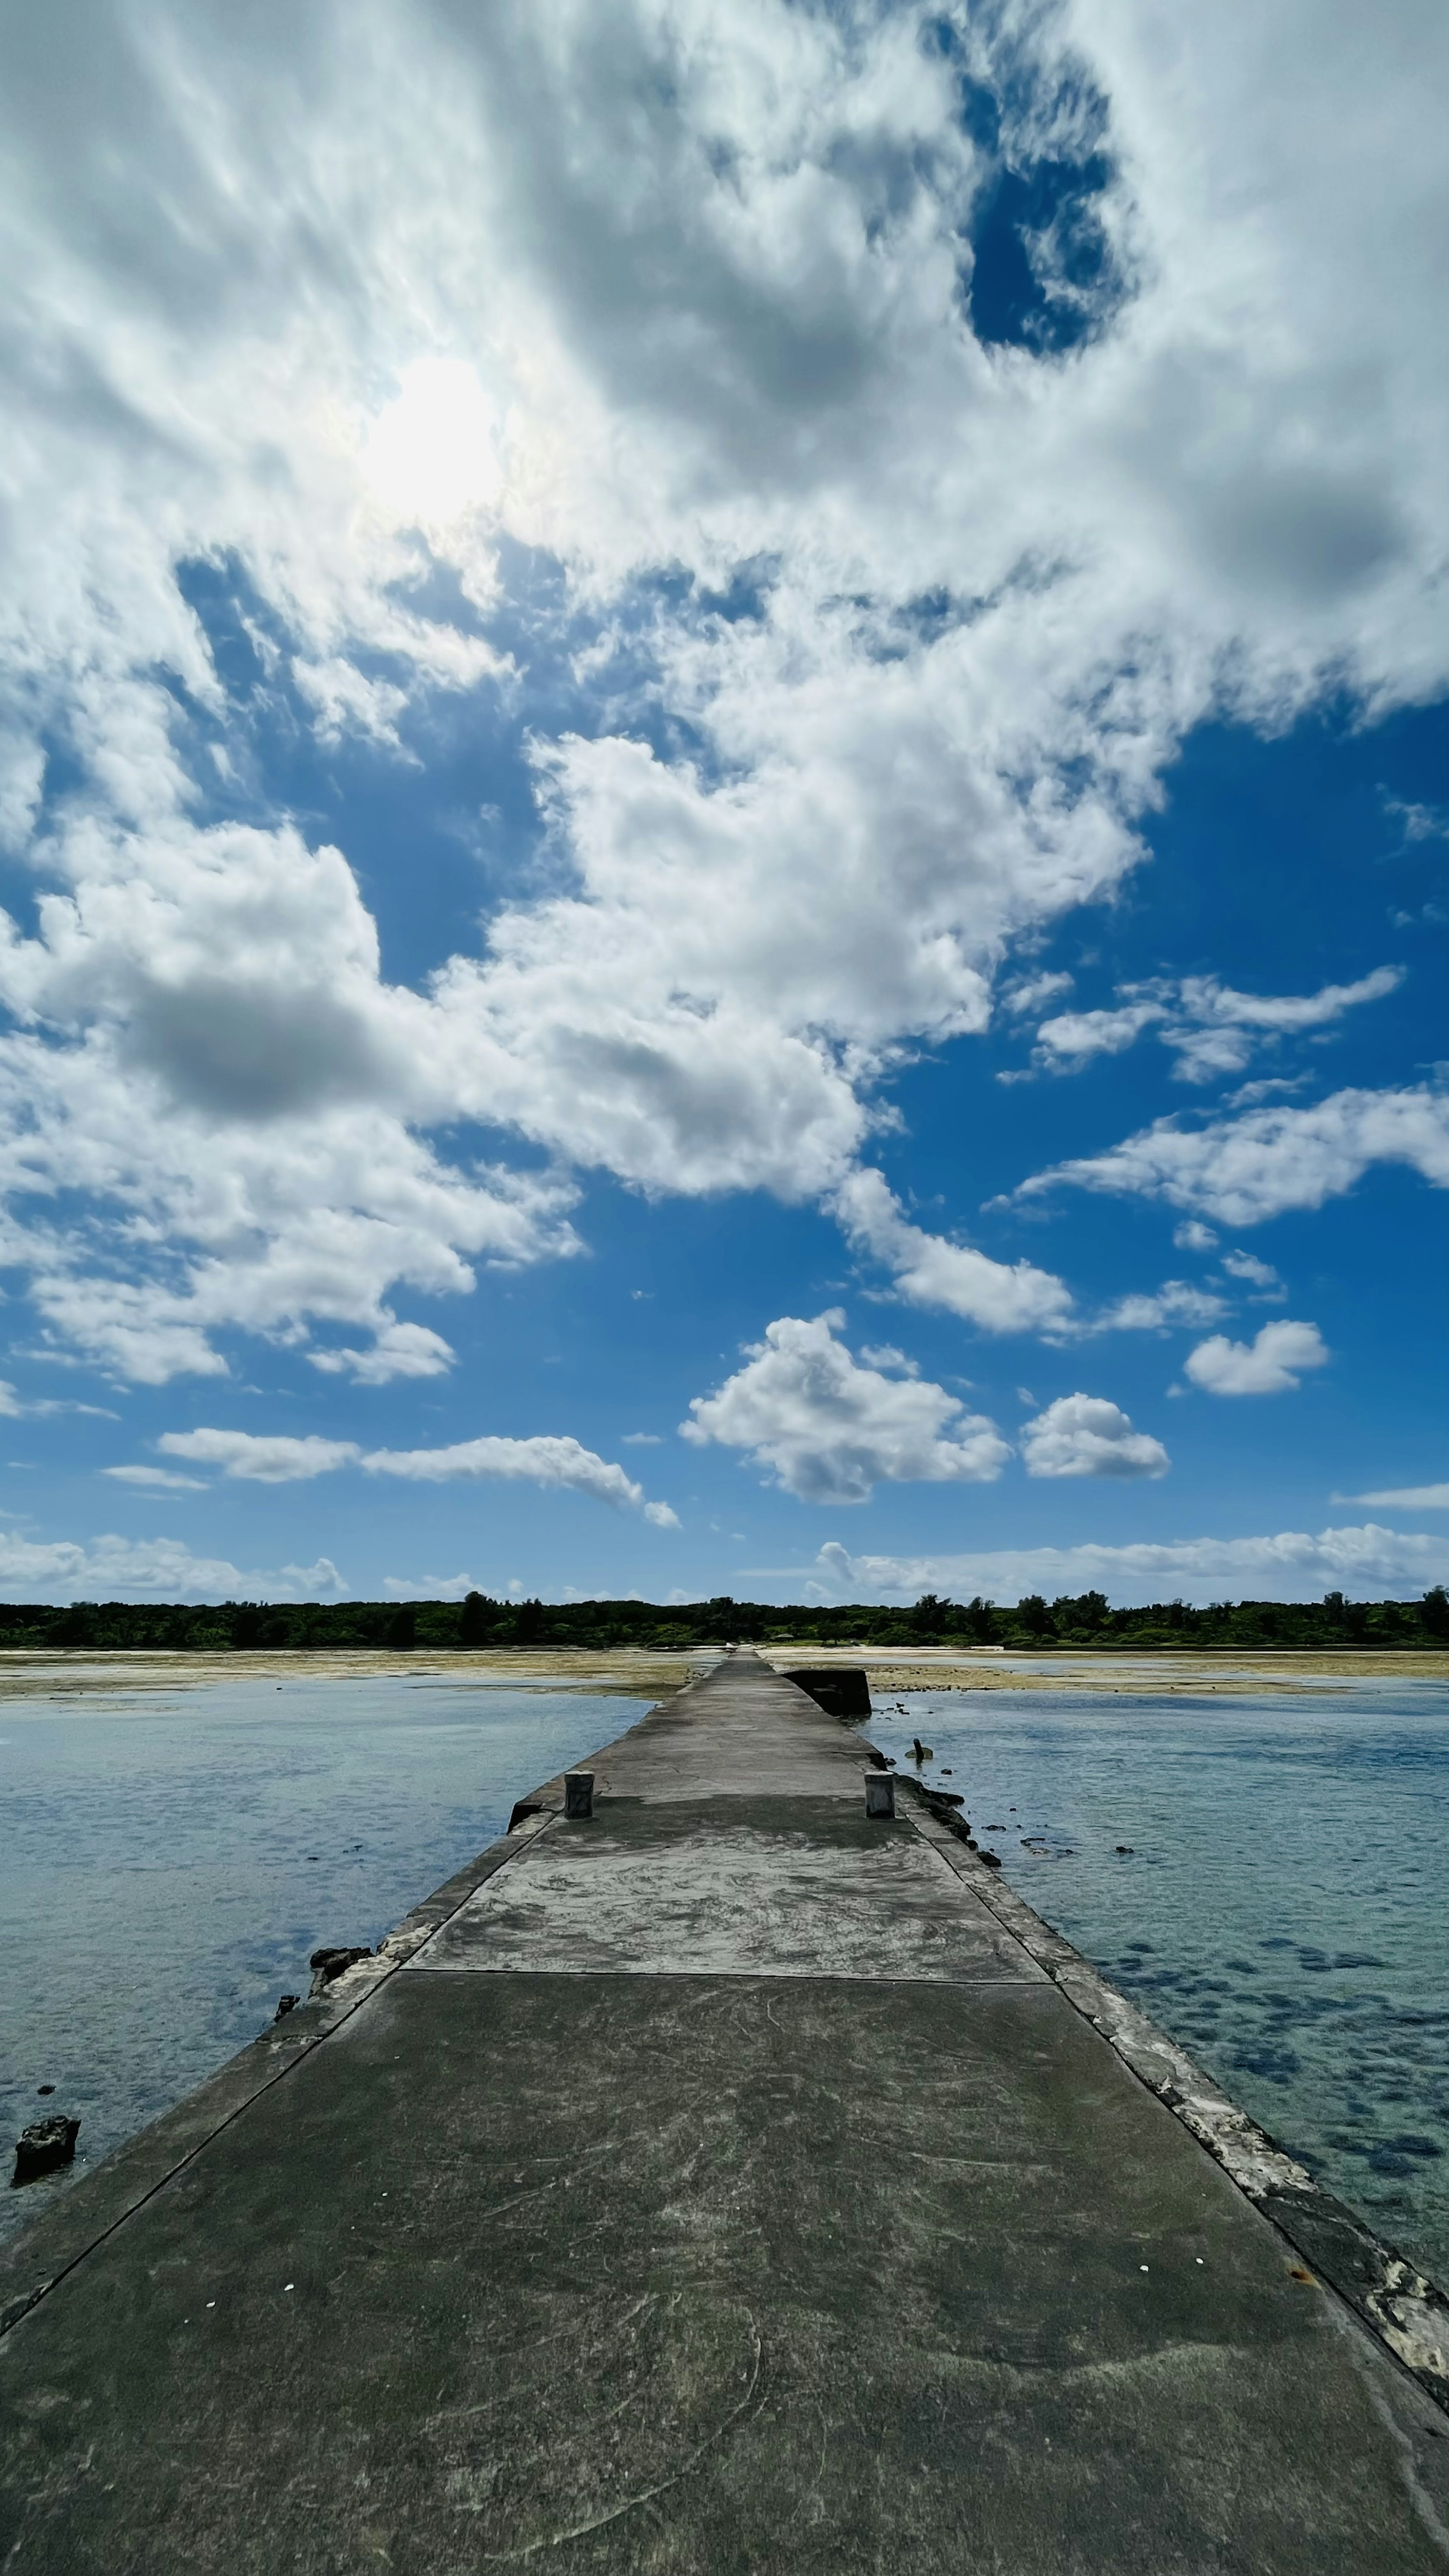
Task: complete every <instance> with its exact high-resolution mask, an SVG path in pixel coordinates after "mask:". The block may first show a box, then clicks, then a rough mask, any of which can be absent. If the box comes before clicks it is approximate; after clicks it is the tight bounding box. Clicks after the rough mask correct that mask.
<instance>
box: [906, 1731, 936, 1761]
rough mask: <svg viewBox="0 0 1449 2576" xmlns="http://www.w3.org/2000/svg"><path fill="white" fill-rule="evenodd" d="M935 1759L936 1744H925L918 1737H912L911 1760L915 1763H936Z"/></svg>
mask: <svg viewBox="0 0 1449 2576" xmlns="http://www.w3.org/2000/svg"><path fill="white" fill-rule="evenodd" d="M935 1759H936V1748H935V1746H934V1744H923V1743H922V1742H921V1739H920V1737H919V1736H918V1735H913V1736H912V1737H911V1760H912V1761H913V1762H934V1761H935Z"/></svg>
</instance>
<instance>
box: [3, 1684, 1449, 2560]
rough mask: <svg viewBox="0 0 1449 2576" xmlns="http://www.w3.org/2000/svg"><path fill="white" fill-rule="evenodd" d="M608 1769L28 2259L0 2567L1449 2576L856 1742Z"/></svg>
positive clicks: (1119, 2074) (1231, 2189)
mask: <svg viewBox="0 0 1449 2576" xmlns="http://www.w3.org/2000/svg"><path fill="white" fill-rule="evenodd" d="M591 1767H592V1769H593V1771H594V1774H595V1792H594V1813H593V1815H592V1817H590V1818H579V1819H577V1820H566V1819H565V1818H564V1816H563V1813H562V1808H563V1791H562V1784H561V1783H551V1784H549V1786H548V1787H547V1788H546V1789H545V1790H543V1791H541V1792H539V1793H538V1794H537V1796H536V1797H535V1798H534V1799H532V1800H530V1801H529V1802H527V1803H528V1804H529V1805H531V1806H533V1807H534V1808H535V1809H536V1812H535V1813H533V1814H532V1815H530V1816H528V1817H527V1818H526V1819H525V1820H524V1821H523V1822H522V1824H521V1825H520V1827H519V1830H518V1831H517V1832H516V1833H515V1834H514V1835H512V1836H511V1837H510V1838H509V1839H508V1841H507V1842H506V1843H504V1844H503V1845H499V1846H495V1847H494V1849H493V1850H492V1851H491V1852H489V1853H488V1854H485V1855H484V1856H483V1859H482V1860H481V1861H480V1862H478V1863H476V1864H474V1866H473V1868H472V1869H471V1871H465V1872H462V1873H460V1874H459V1877H458V1878H457V1879H456V1880H454V1881H452V1882H450V1884H449V1887H448V1888H447V1889H445V1890H441V1891H440V1892H439V1895H438V1896H437V1897H436V1898H435V1899H432V1900H430V1901H429V1904H428V1905H427V1906H426V1907H424V1908H421V1909H419V1913H418V1914H417V1916H415V1917H413V1918H410V1920H409V1922H408V1923H407V1924H406V1925H403V1926H401V1927H400V1928H399V1931H398V1932H397V1933H396V1934H394V1935H393V1936H392V1938H391V1940H390V1941H389V1942H388V1943H385V1944H384V1945H383V1949H382V1951H381V1952H380V1953H379V1954H378V1955H377V1956H375V1957H373V1958H369V1959H364V1960H361V1961H359V1962H357V1963H356V1964H355V1965H354V1966H353V1967H351V1968H349V1969H347V1970H346V1971H345V1972H344V1973H343V1974H342V1975H341V1976H340V1977H338V1978H336V1979H335V1980H334V1981H333V1982H332V1983H331V1984H330V1985H329V1987H328V1989H327V1991H326V1993H325V1995H324V1996H322V1997H321V1998H319V1999H318V2001H316V2002H315V2003H309V2004H306V2005H303V2006H302V2007H300V2008H299V2009H298V2010H297V2011H296V2012H295V2013H292V2014H290V2015H289V2016H288V2017H287V2020H286V2021H285V2022H284V2023H283V2024H282V2025H280V2026H279V2028H278V2029H277V2031H276V2032H275V2033H270V2032H269V2033H268V2034H266V2036H265V2037H264V2038H263V2039H262V2040H259V2041H258V2042H257V2043H256V2044H255V2047H254V2048H253V2049H252V2050H249V2051H247V2052H245V2053H244V2055H243V2057H242V2058H241V2059H239V2060H237V2061H236V2063H235V2065H234V2067H232V2068H230V2069H228V2070H226V2073H225V2074H224V2075H223V2076H222V2077H220V2078H218V2079H217V2084H216V2085H215V2086H214V2087H208V2088H206V2092H205V2093H204V2094H203V2095H200V2096H197V2097H194V2099H193V2101H192V2102H191V2103H190V2104H188V2105H183V2106H182V2107H181V2109H180V2110H179V2111H178V2112H177V2113H175V2114H172V2115H171V2117H170V2119H169V2120H168V2121H162V2122H158V2123H157V2124H156V2127H155V2128H154V2129H153V2130H152V2131H150V2132H148V2133H147V2136H146V2138H145V2139H144V2140H138V2141H136V2142H134V2144H133V2147H132V2148H131V2149H129V2150H127V2151H126V2154H125V2155H123V2156H122V2157H119V2158H117V2159H114V2160H113V2162H112V2164H111V2165H110V2166H109V2167H106V2168H103V2169H102V2170H101V2171H100V2172H99V2173H97V2174H96V2176H95V2177H94V2178H93V2179H91V2180H89V2181H87V2182H85V2183H83V2184H81V2185H80V2186H79V2187H78V2188H77V2189H76V2191H75V2192H73V2193H72V2194H71V2195H70V2197H69V2199H68V2200H67V2201H65V2202H64V2203H63V2204H60V2205H58V2206H57V2208H56V2209H54V2210H53V2211H52V2212H51V2213H50V2214H49V2215H48V2216H47V2218H46V2219H45V2220H44V2221H43V2222H42V2224H41V2225H40V2226H39V2227H38V2228H36V2229H35V2230H33V2231H32V2233H31V2234H30V2236H28V2237H25V2238H22V2239H21V2240H20V2241H19V2243H18V2244H17V2245H16V2246H14V2247H12V2248H11V2249H9V2254H8V2263H7V2268H8V2273H9V2284H10V2288H11V2292H12V2296H13V2305H14V2309H15V2310H17V2311H18V2313H17V2314H16V2320H15V2322H14V2323H13V2324H12V2326H11V2328H10V2331H9V2332H8V2334H6V2335H5V2336H4V2339H3V2341H0V2383H3V2390H4V2395H5V2399H6V2404H7V2415H6V2424H5V2433H4V2443H5V2449H4V2505H3V2526H0V2566H3V2567H5V2568H7V2569H9V2568H14V2569H18V2570H26V2571H35V2576H50V2571H55V2576H61V2571H64V2576H92V2571H95V2576H100V2571H102V2570H104V2571H106V2576H122V2571H130V2570H136V2571H142V2570H144V2571H151V2570H155V2571H157V2572H158V2576H170V2571H173V2570H174V2571H180V2570H182V2569H186V2570H201V2571H212V2570H215V2571H218V2576H220V2571H223V2570H225V2571H227V2576H233V2571H236V2572H237V2576H251V2572H252V2571H256V2576H261V2572H262V2571H264V2570H265V2571H267V2576H271V2571H273V2570H277V2569H284V2570H291V2569H296V2570H306V2571H309V2576H311V2571H327V2576H333V2571H336V2576H343V2572H344V2571H346V2576H352V2571H355V2570H358V2569H362V2568H367V2567H373V2566H378V2567H385V2568H393V2569H397V2570H401V2571H406V2576H454V2571H458V2576H462V2571H464V2570H467V2571H473V2570H476V2569H480V2568H485V2567H490V2566H503V2567H508V2566H516V2567H522V2566H526V2565H527V2564H529V2563H530V2562H537V2563H538V2564H540V2565H552V2566H557V2567H560V2568H567V2569H570V2570H574V2569H579V2570H588V2571H615V2570H624V2569H629V2570H634V2569H641V2570H651V2571H654V2570H657V2571H669V2576H674V2571H681V2576H682V2572H683V2571H695V2570H698V2571H701V2576H703V2571H716V2570H718V2571H725V2570H730V2571H734V2570H739V2571H741V2576H744V2571H763V2570H769V2571H775V2570H779V2571H785V2570H791V2571H793V2570H797V2569H799V2570H806V2571H813V2570H816V2569H819V2570H822V2571H823V2570H825V2569H827V2568H828V2569H831V2570H836V2569H840V2570H845V2571H850V2576H854V2571H857V2570H858V2571H860V2572H861V2576H865V2571H867V2570H868V2571H871V2576H877V2571H895V2570H901V2571H907V2570H909V2571H912V2576H916V2571H919V2576H926V2571H931V2576H935V2571H937V2570H942V2569H952V2570H954V2569H957V2568H961V2569H967V2568H969V2569H980V2570H983V2571H985V2570H989V2571H991V2576H1087V2571H1092V2572H1093V2576H1096V2571H1104V2572H1105V2571H1107V2570H1111V2571H1114V2576H1115V2571H1134V2576H1135V2572H1136V2571H1140V2576H1210V2571H1211V2576H1229V2571H1232V2576H1238V2571H1241V2576H1299V2571H1301V2576H1409V2571H1414V2576H1419V2571H1424V2570H1429V2569H1431V2568H1432V2569H1436V2570H1440V2569H1442V2568H1443V2567H1444V2565H1445V2563H1446V2560H1449V2537H1446V2525H1449V2438H1445V2437H1444V2436H1445V2435H1446V2432H1449V2427H1446V2419H1445V2418H1444V2417H1443V2416H1441V2415H1439V2414H1438V2413H1437V2410H1436V2409H1435V2408H1434V2407H1433V2405H1432V2404H1431V2402H1430V2400H1429V2399H1428V2398H1427V2397H1426V2396H1425V2394H1424V2393H1423V2392H1422V2391H1421V2389H1420V2388H1418V2387H1417V2386H1416V2385H1415V2383H1414V2382H1413V2380H1412V2379H1411V2378H1410V2377H1409V2376H1408V2374H1407V2373H1406V2372H1405V2371H1404V2370H1402V2369H1401V2368H1400V2367H1399V2365H1398V2364H1397V2363H1396V2362H1395V2361H1394V2360H1393V2358H1392V2357H1391V2356H1390V2355H1389V2354H1388V2353H1387V2352H1386V2351H1385V2350H1384V2349H1383V2347H1382V2345H1381V2344H1379V2343H1378V2342H1376V2341H1375V2340H1374V2339H1373V2338H1371V2337H1370V2336H1369V2335H1368V2334H1367V2333H1366V2332H1365V2331H1364V2329H1363V2327H1362V2326H1361V2325H1360V2324H1359V2322H1358V2321H1357V2320H1356V2319H1355V2318H1354V2317H1353V2316H1352V2315H1351V2314H1350V2313H1349V2311H1348V2310H1347V2309H1346V2308H1345V2307H1344V2306H1343V2305H1342V2303H1341V2302H1340V2301H1339V2300H1338V2299H1337V2298H1336V2297H1335V2296H1334V2294H1333V2293H1332V2292H1331V2291H1330V2290H1328V2289H1326V2288H1324V2287H1323V2286H1321V2285H1320V2284H1319V2282H1318V2281H1317V2280H1315V2279H1314V2278H1313V2277H1312V2276H1311V2272H1310V2267H1309V2266H1307V2265H1305V2264H1304V2263H1303V2262H1302V2261H1301V2259H1300V2258H1299V2256H1298V2255H1297V2253H1296V2252H1295V2249H1294V2247H1293V2246H1292V2245H1291V2244H1289V2243H1288V2241H1287V2240H1286V2239H1285V2237H1284V2236H1283V2235H1282V2234H1281V2233H1280V2232H1279V2231H1278V2229H1277V2228H1275V2227H1274V2226H1273V2225H1272V2224H1271V2223H1270V2222H1269V2220H1268V2219H1267V2218H1266V2217H1265V2216H1264V2215H1263V2213H1262V2211H1261V2209H1260V2208H1258V2207H1255V2206H1254V2204H1253V2202H1252V2200H1251V2199H1250V2198H1249V2197H1247V2196H1246V2194H1245V2193H1244V2192H1243V2191H1241V2190H1240V2189H1239V2188H1238V2187H1237V2186H1236V2184H1235V2183H1234V2182H1233V2180H1232V2179H1231V2177H1230V2175H1229V2174H1228V2173H1227V2172H1225V2171H1224V2170H1223V2168H1222V2165H1221V2164H1220V2163H1219V2162H1217V2161H1215V2160H1214V2158H1213V2156H1211V2155H1210V2154H1209V2153H1208V2152H1206V2150H1205V2148H1204V2146H1203V2145H1202V2144H1200V2143H1199V2142H1198V2139H1197V2138H1196V2137H1195V2136H1194V2135H1193V2134H1191V2132H1190V2130H1189V2128H1188V2127H1186V2126H1185V2125H1184V2123H1183V2121H1182V2119H1181V2118H1180V2117H1178V2116H1175V2115H1174V2111H1173V2109H1171V2108H1170V2107H1169V2106H1168V2104H1167V2102H1166V2101H1165V2100H1164V2099H1156V2098H1154V2096H1153V2093H1152V2092H1151V2091H1149V2090H1148V2089H1147V2088H1146V2086H1145V2084H1144V2082H1143V2081H1141V2080H1139V2077H1138V2075H1137V2074H1135V2073H1134V2072H1133V2071H1132V2068H1131V2066H1130V2065H1129V2064H1128V2063H1127V2062H1126V2057H1125V2055H1124V2053H1123V2052H1122V2050H1121V2048H1120V2047H1118V2046H1117V2045H1114V2044H1109V2039H1108V2036H1107V2035H1104V2033H1103V2032H1102V2031H1100V2030H1099V2029H1097V2028H1094V2027H1093V2018H1094V2016H1093V2015H1092V2014H1090V2013H1089V2011H1088V2010H1087V2008H1086V2004H1084V2003H1083V2002H1082V2000H1081V1999H1076V2000H1074V1999H1073V1998H1072V1996H1071V1995H1070V1994H1069V1992H1068V1990H1067V1985H1066V1973H1067V1972H1066V1962H1065V1960H1064V1959H1060V1958H1058V1959H1052V1958H1048V1957H1043V1956H1036V1955H1033V1950H1032V1947H1031V1944H1030V1943H1029V1941H1028V1940H1026V1939H1024V1938H1023V1937H1022V1934H1023V1932H1025V1931H1027V1930H1028V1929H1029V1925H1028V1924H1025V1923H1022V1924H1015V1925H1014V1924H1013V1923H1012V1922H1011V1921H1009V1920H1008V1919H1007V1915H1008V1913H1009V1911H1010V1901H1009V1891H1006V1890H1003V1889H1000V1888H999V1887H992V1886H991V1885H990V1883H989V1881H988V1882H986V1886H987V1890H988V1891H989V1892H983V1888H982V1886H981V1885H980V1884H978V1881H986V1873H985V1872H984V1871H979V1870H978V1868H977V1865H976V1863H975V1861H974V1858H973V1856H972V1855H971V1854H970V1853H969V1852H967V1851H966V1849H965V1848H964V1846H963V1845H962V1844H961V1843H960V1841H959V1839H957V1838H956V1837H954V1836H953V1835H952V1834H951V1832H950V1831H949V1829H948V1826H947V1825H946V1823H945V1822H943V1821H942V1820H940V1819H937V1818H935V1817H933V1816H932V1815H931V1814H930V1813H929V1811H928V1810H927V1809H926V1808H925V1806H924V1805H913V1806H912V1807H911V1809H910V1811H909V1812H904V1811H903V1812H901V1813H899V1814H898V1815H897V1816H896V1817H895V1818H894V1819H880V1820H870V1821H868V1820H867V1818H866V1815H865V1806H864V1796H863V1779H862V1772H863V1768H864V1756H863V1752H862V1748H861V1746H860V1744H859V1741H858V1740H857V1739H855V1738H853V1737H852V1736H850V1735H849V1734H848V1733H847V1732H846V1731H845V1729H843V1728H842V1727H841V1726H840V1725H839V1724H838V1722H837V1721H836V1720H834V1719H833V1718H831V1717H829V1716H828V1715H826V1714H825V1713H824V1712H822V1711H821V1710H820V1709H818V1708H817V1707H815V1706H814V1705H813V1704H812V1703H811V1702H810V1701H809V1700H808V1699H806V1698H805V1697H804V1696H803V1695H802V1694H801V1693H800V1692H798V1691H796V1690H795V1689H794V1688H793V1687H792V1686H791V1685H790V1684H789V1683H787V1682H785V1681H784V1680H782V1679H779V1678H777V1677H775V1676H773V1675H770V1674H768V1673H767V1672H766V1671H765V1670H764V1669H763V1668H762V1667H761V1666H759V1665H758V1664H756V1663H755V1662H754V1661H753V1659H750V1660H749V1661H746V1659H745V1658H743V1657H741V1658H738V1659H736V1661H735V1662H734V1664H733V1665H731V1666H729V1667H726V1668H725V1669H724V1670H722V1671H721V1672H720V1673H719V1674H717V1675H712V1676H710V1677H709V1678H708V1679H707V1680H705V1681H704V1682H702V1683H699V1684H697V1685H695V1686H693V1687H692V1688H691V1689H690V1690H688V1691H687V1692H685V1693H683V1694H681V1696H680V1697H679V1698H678V1699H677V1700H675V1701H673V1702H671V1703H670V1704H669V1705H668V1706H667V1707H666V1708H665V1709H664V1710H662V1711H659V1712H656V1713H655V1714H654V1715H653V1716H651V1717H650V1718H648V1719H646V1720H645V1721H644V1722H643V1723H642V1724H641V1725H640V1726H639V1727H636V1728H635V1729H634V1730H633V1731H632V1732H631V1733H630V1734H629V1735H628V1736H626V1737H624V1738H622V1739H621V1740H620V1742H619V1743H618V1744H616V1745H612V1746H609V1747H607V1748H606V1749H605V1750H604V1751H602V1752H601V1753H599V1754H597V1755H596V1756H595V1757H594V1759H593V1763H592V1765H591ZM902 1805H903V1810H904V1807H905V1802H904V1801H903V1802H902ZM1022 1911H1023V1914H1024V1913H1025V1909H1022ZM1030 1920H1031V1922H1033V1923H1034V1922H1035V1918H1034V1917H1033V1918H1030ZM1039 1928H1040V1927H1039ZM1049 1937H1050V1936H1049ZM1040 1946H1041V1945H1040V1944H1038V1947H1040ZM1061 1946H1062V1949H1063V1951H1065V1950H1066V1945H1065V1944H1063V1945H1061ZM1070 1955H1071V1954H1069V1953H1068V1956H1070ZM1079 1964H1080V1963H1079ZM1087 2000H1088V2002H1089V2001H1090V1998H1088V1999H1087ZM27 2302H28V2304H27ZM7 2553H8V2554H7Z"/></svg>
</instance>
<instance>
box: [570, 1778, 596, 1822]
mask: <svg viewBox="0 0 1449 2576" xmlns="http://www.w3.org/2000/svg"><path fill="white" fill-rule="evenodd" d="M593 1812H594V1775H593V1773H592V1771H566V1772H565V1773H564V1814H565V1815H566V1816H591V1815H592V1814H593Z"/></svg>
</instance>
